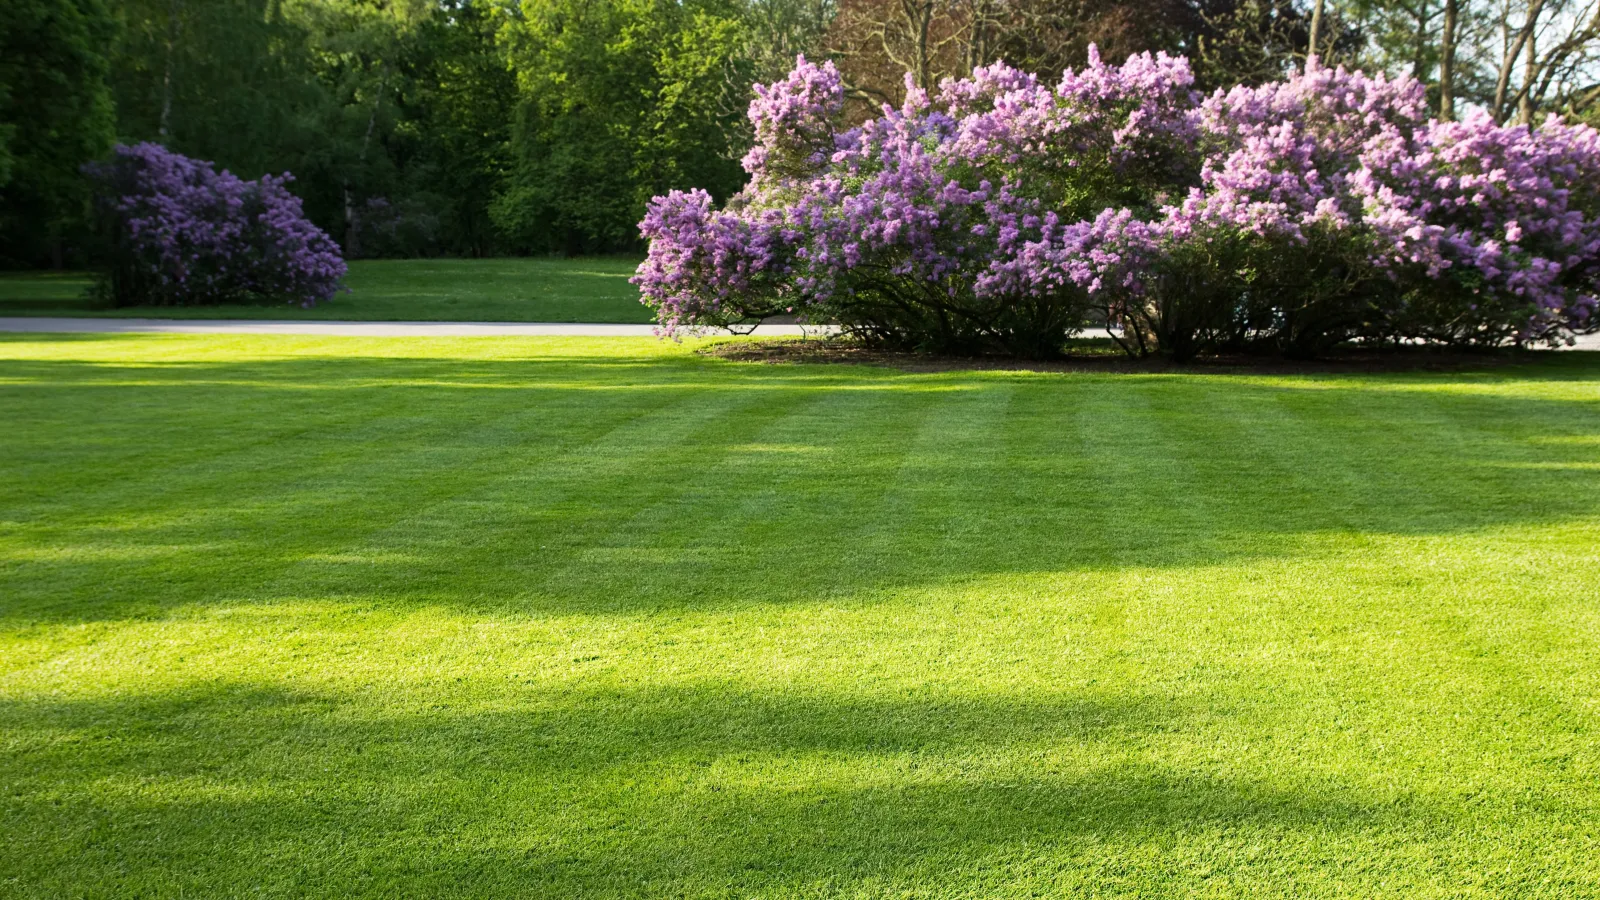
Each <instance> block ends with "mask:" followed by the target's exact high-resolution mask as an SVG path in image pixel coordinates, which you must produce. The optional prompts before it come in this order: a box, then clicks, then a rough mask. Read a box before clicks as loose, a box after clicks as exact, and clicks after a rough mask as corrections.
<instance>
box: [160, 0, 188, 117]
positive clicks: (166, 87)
mask: <svg viewBox="0 0 1600 900" xmlns="http://www.w3.org/2000/svg"><path fill="white" fill-rule="evenodd" d="M182 14H183V6H182V4H181V3H179V0H172V2H171V3H169V4H168V5H167V59H166V66H165V68H164V70H163V71H162V73H161V121H160V122H159V123H158V125H157V127H156V134H157V135H159V136H160V138H161V143H163V144H165V143H166V142H167V137H168V136H169V135H170V134H171V132H172V128H171V125H172V57H173V55H174V54H175V53H176V52H177V44H178V18H179V16H181V15H182Z"/></svg>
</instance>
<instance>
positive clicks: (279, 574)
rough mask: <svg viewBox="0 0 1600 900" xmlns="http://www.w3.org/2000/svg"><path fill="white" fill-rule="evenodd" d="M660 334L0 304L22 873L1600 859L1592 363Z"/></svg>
mask: <svg viewBox="0 0 1600 900" xmlns="http://www.w3.org/2000/svg"><path fill="white" fill-rule="evenodd" d="M694 346H695V345H692V344H691V345H688V346H679V345H675V344H671V343H663V342H658V341H655V340H652V339H639V340H608V339H588V338H559V339H557V338H552V339H537V340H528V339H509V338H508V339H478V338H474V339H429V340H420V339H419V340H398V339H393V340H391V339H353V338H310V337H305V338H297V337H283V336H273V337H231V336H199V335H194V336H188V335H183V336H175V335H160V336H156V335H152V336H94V337H89V338H85V337H72V338H65V337H63V338H57V337H51V336H37V335H35V336H27V337H25V338H24V337H16V336H11V337H7V338H5V339H4V340H0V421H4V422H6V423H7V428H6V429H5V431H4V432H0V798H3V800H0V885H3V887H4V891H5V892H6V893H9V894H15V895H18V896H40V897H45V896H50V897H54V896H64V895H65V896H72V895H87V896H139V895H151V896H176V895H179V894H180V893H181V894H187V895H196V896H234V895H238V896H244V895H252V896H254V895H260V894H265V895H275V896H304V895H323V896H393V895H397V894H401V895H426V896H517V897H526V896H547V897H562V898H565V897H575V896H584V897H590V896H593V897H660V896H687V897H730V896H733V897H745V896H767V897H792V896H799V897H865V896H912V897H978V896H981V897H1008V896H1012V897H1021V896H1134V895H1146V896H1148V895H1173V896H1179V895H1183V896H1188V895H1194V896H1239V895H1245V894H1250V895H1260V896H1296V897H1298V896H1350V897H1358V896H1359V897H1366V896H1379V895H1394V896H1407V897H1429V896H1439V897H1443V896H1485V897H1489V896H1495V897H1500V896H1551V897H1564V896H1585V895H1587V894H1592V893H1595V892H1596V890H1597V889H1600V866H1597V865H1596V863H1595V860H1596V859H1600V836H1597V833H1596V832H1595V830H1594V828H1593V827H1592V823H1593V822H1594V821H1595V820H1596V817H1597V815H1600V792H1597V790H1596V788H1595V784H1596V777H1597V773H1600V753H1597V751H1596V749H1595V748H1596V747H1600V741H1597V740H1596V739H1595V738H1596V734H1595V731H1596V716H1597V715H1600V705H1597V702H1596V699H1595V698H1596V697H1600V666H1596V665H1595V663H1594V659H1595V658H1596V657H1597V655H1600V652H1597V651H1600V606H1597V605H1596V603H1595V597H1597V596H1600V570H1597V568H1596V566H1595V565H1594V563H1595V558H1596V556H1595V550H1594V547H1595V546H1596V543H1597V539H1600V483H1597V482H1596V480H1595V477H1594V467H1595V465H1596V464H1597V462H1600V359H1597V358H1596V356H1595V355H1590V354H1582V353H1576V354H1552V355H1547V356H1539V357H1534V358H1532V359H1530V361H1528V362H1525V363H1520V364H1514V365H1496V366H1494V367H1493V368H1486V369H1483V370H1473V369H1466V370H1462V371H1456V372H1416V373H1405V374H1389V375H1339V376H1337V377H1334V376H1328V375H1305V376H1295V375H1286V374H1282V373H1279V374H1273V375H1248V374H1206V375H1188V374H1148V373H1147V374H1093V373H1036V372H1035V373H1028V372H996V371H988V372H981V373H973V372H963V371H959V370H953V371H945V372H937V373H909V372H904V371H899V370H895V369H889V368H877V367H871V366H834V365H801V366H771V365H756V364H748V363H736V362H729V361H725V360H720V359H710V358H706V357H702V356H698V355H696V354H695V353H694V352H693V349H694ZM486 387H492V388H493V389H484V388H486Z"/></svg>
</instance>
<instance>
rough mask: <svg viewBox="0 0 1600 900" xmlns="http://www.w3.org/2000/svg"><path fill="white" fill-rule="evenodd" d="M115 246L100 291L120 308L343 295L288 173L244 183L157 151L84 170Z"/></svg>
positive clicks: (142, 149) (324, 239)
mask: <svg viewBox="0 0 1600 900" xmlns="http://www.w3.org/2000/svg"><path fill="white" fill-rule="evenodd" d="M88 173H89V175H90V176H91V177H92V178H93V179H94V180H95V182H96V183H97V185H98V188H99V197H100V206H101V210H102V212H103V213H104V215H105V218H106V220H107V223H108V230H109V233H110V238H111V242H112V251H111V265H110V269H109V271H108V273H107V275H106V278H105V280H104V281H105V283H104V289H105V290H106V291H107V292H108V293H109V294H110V297H111V299H112V301H113V302H114V303H116V304H117V305H119V306H126V305H133V304H145V303H149V304H158V305H171V306H188V305H198V304H216V303H236V302H246V301H260V300H272V301H287V302H292V303H297V304H300V305H302V306H311V305H313V304H316V303H318V302H321V301H324V300H327V299H329V298H330V297H332V296H333V295H334V293H335V292H337V291H338V290H339V289H340V280H341V279H342V278H343V277H344V274H345V264H344V260H343V258H342V257H341V256H340V254H339V247H338V245H337V244H335V243H334V242H333V240H332V239H331V238H329V237H328V235H327V234H326V233H325V232H323V231H322V230H321V229H320V228H317V227H316V226H315V225H313V224H311V222H310V221H309V220H308V219H306V217H305V215H304V213H303V212H301V208H300V198H298V197H296V196H295V195H293V194H291V193H290V192H289V190H288V187H287V185H288V183H289V181H290V180H291V176H289V175H288V174H287V173H286V174H284V175H282V176H280V177H274V176H271V175H267V176H263V177H262V178H260V179H258V180H256V181H246V180H244V179H241V178H239V177H238V176H236V175H233V174H232V173H230V172H228V171H226V170H223V171H220V172H219V171H217V169H216V168H215V167H214V166H213V165H212V164H211V163H208V162H203V161H201V160H195V159H190V158H189V157H186V156H183V155H182V154H179V153H174V152H172V151H170V150H168V149H166V148H165V147H162V146H160V145H158V144H152V143H142V144H136V145H133V146H122V145H119V146H117V147H116V148H115V149H114V151H113V153H112V157H111V159H110V160H109V161H106V162H102V163H95V164H92V165H90V166H89V167H88Z"/></svg>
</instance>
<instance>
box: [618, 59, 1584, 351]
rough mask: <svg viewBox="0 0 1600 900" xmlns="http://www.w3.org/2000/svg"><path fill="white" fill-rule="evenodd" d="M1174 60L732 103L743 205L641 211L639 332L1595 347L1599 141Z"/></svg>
mask: <svg viewBox="0 0 1600 900" xmlns="http://www.w3.org/2000/svg"><path fill="white" fill-rule="evenodd" d="M1192 84H1193V77H1192V74H1191V72H1190V69H1189V66H1188V63H1187V62H1186V61H1185V60H1184V59H1182V58H1175V57H1168V56H1165V55H1153V56H1152V55H1149V54H1142V55H1138V56H1134V57H1131V58H1129V59H1128V60H1127V61H1126V62H1125V63H1124V64H1123V65H1121V66H1110V65H1107V64H1105V63H1104V62H1102V61H1101V60H1100V59H1099V57H1098V56H1097V55H1096V54H1094V53H1092V52H1091V55H1090V61H1089V65H1088V66H1087V67H1085V68H1084V69H1082V70H1080V71H1075V72H1073V71H1069V72H1067V73H1065V75H1064V76H1063V77H1062V79H1061V80H1060V82H1059V83H1057V84H1056V85H1055V86H1053V87H1052V86H1049V85H1046V84H1044V83H1043V82H1041V80H1040V79H1039V78H1038V77H1037V76H1034V75H1031V74H1028V73H1024V72H1019V71H1017V70H1015V69H1012V68H1010V67H1007V66H1005V65H998V64H997V65H994V66H989V67H985V68H980V69H978V70H977V71H975V72H974V73H973V75H972V77H970V78H968V79H963V80H959V81H946V82H945V83H944V84H942V85H941V86H940V88H939V90H938V91H937V92H935V94H934V95H933V96H930V95H929V94H928V93H927V92H923V91H920V90H917V89H916V88H915V86H914V85H911V84H909V83H908V85H907V92H906V100H905V102H904V104H903V105H902V106H901V107H900V108H898V109H895V108H891V107H888V106H885V107H884V108H883V110H882V114H881V115H880V116H878V117H876V118H873V119H870V120H868V121H867V122H865V123H863V124H862V125H860V126H859V127H855V128H848V129H847V128H844V127H842V125H841V122H840V113H841V110H842V109H843V87H842V84H841V82H840V79H839V77H838V73H837V72H836V71H834V70H833V68H832V67H831V65H825V66H817V65H815V64H812V63H808V62H806V61H805V60H804V59H801V60H800V61H799V64H798V65H797V67H796V68H795V70H794V71H793V72H792V73H791V74H790V75H789V77H788V78H786V79H785V80H783V81H781V82H779V83H777V84H774V85H772V86H769V87H763V88H758V90H757V98H756V101H755V102H754V103H752V105H751V111H750V114H751V119H752V121H753V123H754V124H755V130H756V136H757V143H756V147H755V148H754V149H753V150H752V151H751V152H750V155H749V156H747V157H746V166H747V168H748V169H749V171H750V173H751V176H752V178H751V181H750V184H749V185H748V186H747V187H746V189H745V190H744V191H742V192H741V193H740V194H738V195H736V196H735V197H733V198H732V199H731V200H730V201H729V203H728V204H727V205H726V207H725V208H724V209H721V210H717V209H715V208H714V207H713V204H712V201H711V198H710V197H709V196H708V195H706V194H705V193H704V192H703V191H694V192H689V193H682V192H673V193H671V194H669V195H667V196H665V197H658V198H657V199H656V201H655V202H654V203H653V204H652V205H651V207H650V209H649V211H648V214H647V215H646V217H645V220H644V221H643V222H642V223H641V226H640V227H641V231H642V232H643V234H644V235H645V237H646V238H647V239H649V241H650V254H649V257H648V258H647V259H646V261H645V262H644V263H643V264H642V265H641V266H640V269H639V272H638V275H637V277H636V278H635V282H636V283H637V284H639V286H640V287H641V289H642V292H643V295H644V298H645V302H646V303H648V304H650V305H651V306H652V307H653V308H655V310H656V311H657V315H658V318H659V321H660V323H661V326H662V329H663V331H665V332H666V333H674V332H676V331H678V330H680V329H685V328H693V327H697V326H704V325H717V324H727V323H731V322H735V321H741V320H749V319H752V318H760V317H763V316H767V315H774V314H779V313H784V312H789V313H794V314H798V315H800V316H802V317H806V318H811V319H825V320H830V321H835V322H839V323H840V324H842V325H843V326H845V328H846V329H848V330H850V331H852V332H854V333H855V334H857V335H859V336H861V337H864V338H867V339H870V340H874V341H878V342H881V343H886V344H892V345H898V346H904V347H914V348H927V349H936V350H941V351H946V352H952V351H954V352H1007V353H1016V354H1022V355H1049V354H1052V353H1055V352H1058V351H1059V349H1060V348H1061V346H1062V345H1063V343H1064V341H1065V339H1066V337H1067V336H1068V335H1070V334H1072V333H1074V332H1076V331H1080V330H1082V329H1084V328H1086V327H1089V326H1090V325H1091V324H1101V325H1108V326H1121V327H1120V328H1119V329H1117V331H1118V334H1119V340H1122V341H1124V346H1125V347H1126V348H1127V349H1129V351H1130V352H1158V351H1159V352H1166V353H1171V354H1174V355H1178V356H1188V355H1193V354H1195V353H1200V352H1206V351H1208V350H1221V349H1246V350H1247V349H1265V350H1269V351H1273V352H1284V353H1300V354H1310V353H1316V352H1319V351H1320V350H1322V349H1326V347H1328V346H1329V345H1331V344H1333V343H1337V342H1339V341H1343V340H1349V339H1352V338H1360V339H1367V340H1399V339H1406V338H1425V339H1433V340H1445V341H1452V342H1482V343H1499V342H1503V341H1505V340H1507V339H1510V340H1515V341H1519V342H1531V341H1546V342H1554V341H1557V340H1561V339H1563V338H1565V337H1566V336H1567V335H1569V334H1570V333H1572V332H1574V331H1585V330H1593V329H1594V328H1596V327H1600V316H1595V315H1593V311H1594V308H1595V305H1596V299H1595V298H1596V295H1597V293H1600V291H1597V287H1600V178H1597V177H1596V176H1597V175H1600V135H1597V133H1596V132H1595V131H1594V130H1593V129H1591V128H1588V127H1585V126H1570V125H1565V124H1562V123H1561V122H1559V121H1554V120H1552V121H1551V122H1550V123H1547V124H1546V125H1545V126H1543V127H1542V128H1539V129H1533V130H1530V129H1527V128H1516V127H1506V128H1501V127H1497V126H1494V125H1493V123H1492V122H1488V121H1487V120H1484V119H1469V120H1468V121H1466V122H1462V123H1435V122H1429V121H1428V120H1427V119H1426V113H1425V98H1424V94H1423V90H1422V88H1421V86H1420V85H1419V84H1417V83H1416V82H1415V81H1413V80H1411V79H1405V78H1402V79H1398V80H1388V79H1385V78H1383V77H1381V76H1379V77H1369V76H1366V75H1364V74H1362V73H1360V72H1351V71H1346V70H1344V69H1327V68H1322V67H1315V66H1314V67H1312V68H1311V70H1310V71H1309V72H1306V73H1304V74H1300V75H1296V76H1294V77H1291V78H1289V79H1287V80H1285V81H1282V82H1277V83H1271V84H1266V85H1262V86H1259V87H1237V88H1234V89H1232V90H1228V91H1218V92H1216V93H1215V94H1213V95H1211V96H1202V95H1200V94H1198V93H1196V92H1194V91H1193V90H1192Z"/></svg>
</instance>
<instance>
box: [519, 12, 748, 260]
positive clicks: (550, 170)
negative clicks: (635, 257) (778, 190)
mask: <svg viewBox="0 0 1600 900" xmlns="http://www.w3.org/2000/svg"><path fill="white" fill-rule="evenodd" d="M739 15H740V13H739V9H738V7H737V6H734V5H733V4H731V3H729V2H727V0H688V2H681V3H680V2H676V0H527V2H525V3H524V4H523V6H522V15H521V17H520V18H519V19H518V20H517V21H516V23H515V24H514V25H512V26H511V27H510V28H509V29H508V32H507V40H508V46H509V48H510V54H511V60H512V63H513V65H514V66H515V68H516V71H517V83H518V90H519V94H520V102H519V104H518V108H517V118H516V127H515V131H514V133H513V136H512V142H511V152H512V155H513V163H512V169H511V172H510V178H509V181H508V185H507V188H506V190H505V192H504V194H503V195H502V196H501V197H500V198H499V200H498V202H497V203H496V205H495V207H494V217H495V221H496V222H497V223H498V224H499V225H500V227H501V228H502V230H503V231H504V232H505V234H506V235H507V236H508V238H509V239H510V240H511V241H512V242H513V243H514V245H515V246H516V247H517V248H519V249H523V250H533V251H562V252H568V253H573V252H593V251H597V250H606V249H615V248H623V247H632V246H637V245H638V243H639V239H638V233H637V230H636V223H637V222H638V220H639V218H640V216H642V215H643V212H644V208H645V204H646V203H647V202H648V201H649V199H650V197H651V196H653V195H655V194H659V193H663V192H664V191H666V190H667V189H669V188H674V187H691V186H699V187H704V188H706V189H707V190H710V191H711V192H712V193H714V194H716V195H718V196H722V197H725V196H727V195H728V194H730V193H732V192H733V191H734V190H736V189H737V188H738V187H739V185H740V184H741V183H742V182H743V173H742V171H741V170H740V168H739V165H738V162H737V159H738V157H739V155H740V154H741V153H742V149H743V148H742V147H740V146H738V144H737V137H736V136H737V135H738V134H740V130H739V129H740V127H741V123H742V119H743V115H744V104H745V103H746V102H747V100H748V97H747V93H746V92H747V89H748V85H749V83H750V77H751V76H750V73H749V63H748V61H747V60H746V58H745V57H744V55H743V50H744V47H745V39H746V35H745V26H744V25H743V24H742V22H741V20H740V17H739Z"/></svg>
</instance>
